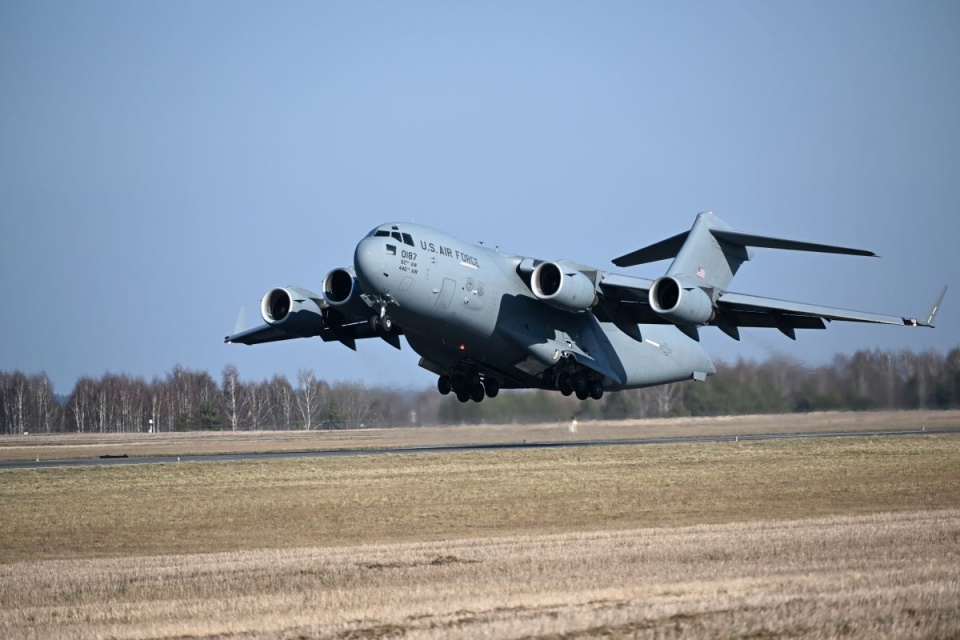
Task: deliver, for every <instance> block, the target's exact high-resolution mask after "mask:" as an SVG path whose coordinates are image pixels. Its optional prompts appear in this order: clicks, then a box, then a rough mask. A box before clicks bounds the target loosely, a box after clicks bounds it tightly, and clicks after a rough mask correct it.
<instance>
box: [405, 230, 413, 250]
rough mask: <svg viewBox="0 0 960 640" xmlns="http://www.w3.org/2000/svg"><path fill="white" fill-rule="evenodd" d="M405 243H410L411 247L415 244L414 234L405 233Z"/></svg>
mask: <svg viewBox="0 0 960 640" xmlns="http://www.w3.org/2000/svg"><path fill="white" fill-rule="evenodd" d="M403 244H408V245H410V246H411V247H412V246H413V236H412V235H410V234H409V233H405V234H403Z"/></svg>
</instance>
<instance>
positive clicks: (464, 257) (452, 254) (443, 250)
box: [420, 240, 480, 267]
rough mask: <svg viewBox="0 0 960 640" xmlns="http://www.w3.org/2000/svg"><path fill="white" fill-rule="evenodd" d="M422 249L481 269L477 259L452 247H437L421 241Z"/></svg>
mask: <svg viewBox="0 0 960 640" xmlns="http://www.w3.org/2000/svg"><path fill="white" fill-rule="evenodd" d="M420 248H421V249H423V250H424V251H430V252H431V253H437V254H440V255H441V256H445V257H447V258H455V259H456V260H458V261H460V262H465V263H467V264H469V265H473V266H474V267H479V266H480V264H479V263H478V262H477V259H476V258H475V257H473V256H472V255H470V254H469V253H463V252H462V251H457V250H456V249H451V248H450V247H445V246H443V245H440V246H437V245H435V244H433V243H432V242H425V241H423V240H421V241H420Z"/></svg>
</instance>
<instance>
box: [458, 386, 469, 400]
mask: <svg viewBox="0 0 960 640" xmlns="http://www.w3.org/2000/svg"><path fill="white" fill-rule="evenodd" d="M457 400H459V401H460V402H469V401H470V394H469V393H467V391H466V389H462V390H460V391H457Z"/></svg>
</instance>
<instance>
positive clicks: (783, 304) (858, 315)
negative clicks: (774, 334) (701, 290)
mask: <svg viewBox="0 0 960 640" xmlns="http://www.w3.org/2000/svg"><path fill="white" fill-rule="evenodd" d="M717 307H718V309H719V311H720V312H721V313H723V314H724V315H725V316H726V315H727V314H728V313H729V314H731V315H736V314H737V313H741V315H743V314H744V313H747V314H749V313H753V314H757V313H765V314H767V315H769V316H770V317H772V318H776V317H777V314H780V315H781V316H785V315H788V316H796V317H807V318H822V319H824V320H841V321H845V322H869V323H874V324H899V325H910V324H923V323H920V322H918V321H911V320H910V319H908V318H903V317H900V316H889V315H885V314H880V313H871V312H868V311H853V310H850V309H838V308H836V307H825V306H823V305H818V304H807V303H804V302H790V301H787V300H777V299H776V298H764V297H762V296H751V295H748V294H744V293H724V294H723V295H721V296H720V299H719V300H717ZM744 317H746V316H744ZM741 326H777V324H773V325H741ZM797 328H798V329H800V328H806V327H800V326H797Z"/></svg>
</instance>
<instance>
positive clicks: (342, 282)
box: [323, 268, 370, 322]
mask: <svg viewBox="0 0 960 640" xmlns="http://www.w3.org/2000/svg"><path fill="white" fill-rule="evenodd" d="M362 295H363V287H361V286H360V281H359V280H357V275H356V273H354V271H353V269H349V268H339V269H334V270H333V271H331V272H330V273H328V274H327V275H326V276H325V277H324V278H323V299H324V300H325V301H326V302H327V304H328V305H330V306H331V307H334V308H336V309H337V311H339V312H340V314H341V317H342V318H343V319H344V321H345V322H353V321H357V320H366V319H368V318H369V314H370V307H369V305H367V303H366V302H364V301H363V299H362V298H361V296H362Z"/></svg>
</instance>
